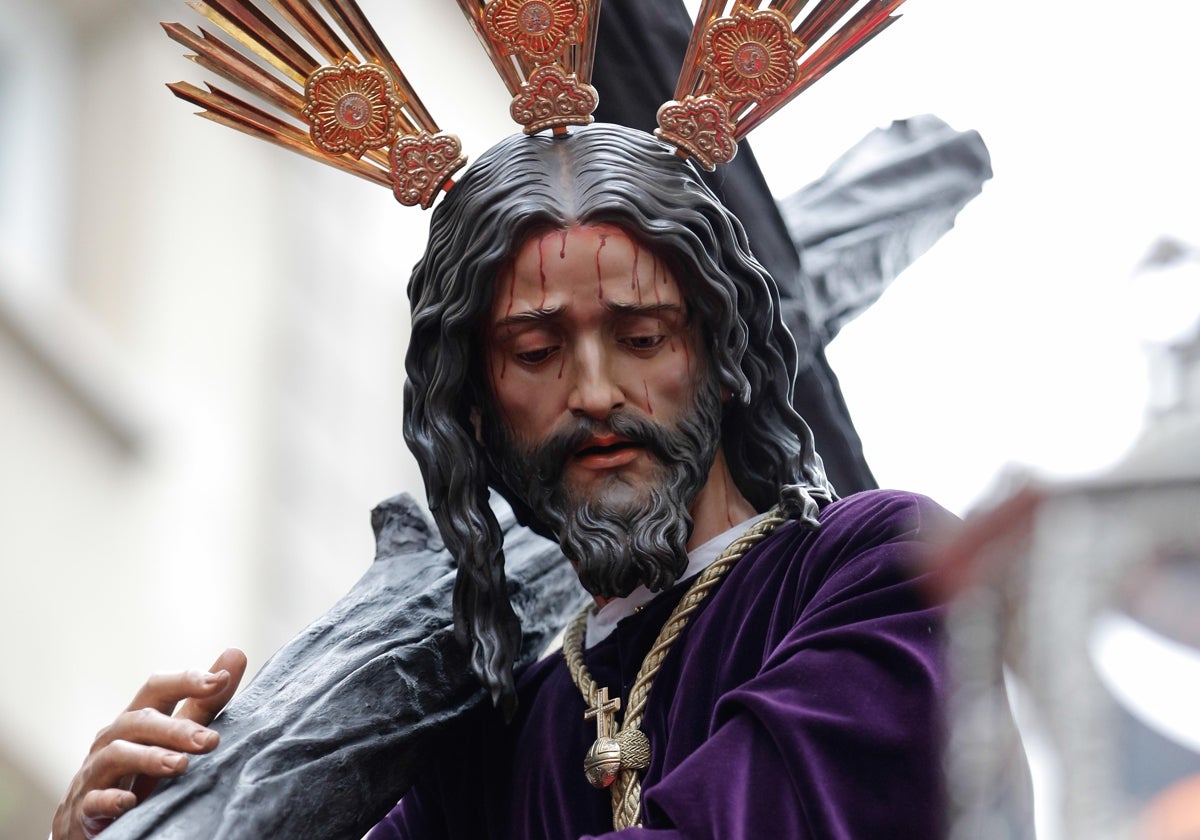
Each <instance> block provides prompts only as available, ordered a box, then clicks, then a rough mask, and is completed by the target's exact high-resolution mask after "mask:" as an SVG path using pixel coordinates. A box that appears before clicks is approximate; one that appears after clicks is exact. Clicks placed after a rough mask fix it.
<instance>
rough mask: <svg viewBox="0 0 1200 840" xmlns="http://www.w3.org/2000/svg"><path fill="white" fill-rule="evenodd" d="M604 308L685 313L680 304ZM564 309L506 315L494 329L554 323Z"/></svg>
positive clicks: (622, 311) (620, 312)
mask: <svg viewBox="0 0 1200 840" xmlns="http://www.w3.org/2000/svg"><path fill="white" fill-rule="evenodd" d="M604 308H605V309H607V310H608V311H609V312H612V313H614V314H616V315H663V314H665V315H681V314H683V311H684V310H683V307H682V306H680V305H679V304H678V303H645V304H643V303H620V302H617V301H605V303H604ZM563 309H564V307H561V306H551V307H539V308H537V309H528V310H526V311H524V312H516V313H513V314H512V315H506V316H505V317H503V318H501V319H500V320H499V321H496V322H495V323H493V324H492V329H504V328H505V327H512V326H517V325H519V324H538V323H545V322H547V321H553V320H555V319H556V318H558V317H559V316H560V315H562V313H563Z"/></svg>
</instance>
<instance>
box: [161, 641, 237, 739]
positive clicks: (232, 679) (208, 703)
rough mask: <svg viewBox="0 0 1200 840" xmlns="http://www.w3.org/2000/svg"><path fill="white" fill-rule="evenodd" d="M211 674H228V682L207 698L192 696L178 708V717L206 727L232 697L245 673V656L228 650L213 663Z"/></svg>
mask: <svg viewBox="0 0 1200 840" xmlns="http://www.w3.org/2000/svg"><path fill="white" fill-rule="evenodd" d="M211 670H212V671H213V672H218V673H227V674H229V680H228V682H226V683H225V684H224V685H223V686H222V687H221V688H220V689H219V690H218V691H216V692H214V693H212V694H209V695H208V696H204V697H201V696H193V697H191V698H189V699H188V700H187V701H186V702H184V704H183V705H182V706H181V707H180V708H179V713H178V717H182V718H186V719H187V720H191V721H195V722H196V723H199V724H204V725H207V724H209V723H211V722H212V719H213V718H215V717H216V716H217V713H218V712H220V711H221V710H222V709H223V708H225V704H226V703H228V702H229V699H230V698H231V697H233V694H234V692H236V691H237V688H238V685H240V684H241V682H242V677H243V676H244V675H245V673H246V654H244V653H242V652H241V651H240V650H238V649H237V648H229V649H228V650H226V651H225V652H224V653H222V654H221V655H220V656H218V657H217V661H216V662H214V663H213V665H212V669H211Z"/></svg>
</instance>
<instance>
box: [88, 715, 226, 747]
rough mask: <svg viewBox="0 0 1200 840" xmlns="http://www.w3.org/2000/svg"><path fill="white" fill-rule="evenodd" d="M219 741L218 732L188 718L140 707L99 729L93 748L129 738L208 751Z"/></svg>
mask: <svg viewBox="0 0 1200 840" xmlns="http://www.w3.org/2000/svg"><path fill="white" fill-rule="evenodd" d="M219 740H220V736H218V735H217V733H216V732H214V731H213V730H211V729H206V728H205V727H204V726H202V725H200V724H198V723H195V722H193V721H191V720H188V719H187V718H179V717H169V716H168V715H165V714H163V713H162V712H160V711H158V710H157V709H137V710H135V711H131V712H122V713H121V714H120V715H118V716H117V719H116V720H115V721H113V722H112V724H111V725H110V726H107V727H105V728H104V729H102V730H100V733H99V734H98V735H97V736H96V740H95V743H94V744H93V749H96V748H99V747H105V746H107V745H108V744H111V743H113V742H114V741H129V742H130V743H134V744H143V745H146V746H152V747H166V748H169V749H173V750H177V751H180V752H187V753H206V752H209V751H210V750H212V749H213V748H214V747H216V746H217V743H218V742H219Z"/></svg>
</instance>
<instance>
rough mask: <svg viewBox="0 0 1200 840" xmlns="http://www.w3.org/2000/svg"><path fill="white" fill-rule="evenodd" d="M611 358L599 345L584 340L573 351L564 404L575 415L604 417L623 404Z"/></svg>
mask: <svg viewBox="0 0 1200 840" xmlns="http://www.w3.org/2000/svg"><path fill="white" fill-rule="evenodd" d="M612 365H613V360H612V359H611V358H610V357H609V355H608V354H607V353H605V352H604V351H603V350H602V349H601V348H600V347H599V346H597V345H595V344H592V343H591V342H587V343H584V344H583V346H581V347H579V348H578V349H577V350H576V353H575V360H574V364H573V365H572V366H571V367H572V368H573V371H572V375H573V376H574V381H573V382H572V383H571V390H570V393H569V394H568V395H567V408H568V409H569V410H570V412H571V413H572V414H573V415H575V416H576V417H591V418H593V419H595V420H603V419H605V418H607V417H608V416H609V415H610V414H612V413H613V412H614V411H618V410H620V409H621V408H622V407H623V406H624V405H625V392H624V391H623V390H622V389H621V386H620V384H619V383H618V382H617V376H616V374H617V373H618V371H616V370H614V369H613V366H612Z"/></svg>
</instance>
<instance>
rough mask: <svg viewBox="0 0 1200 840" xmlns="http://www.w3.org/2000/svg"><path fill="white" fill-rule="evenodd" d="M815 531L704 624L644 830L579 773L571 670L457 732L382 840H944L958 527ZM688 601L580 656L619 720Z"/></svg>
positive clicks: (915, 512) (662, 719)
mask: <svg viewBox="0 0 1200 840" xmlns="http://www.w3.org/2000/svg"><path fill="white" fill-rule="evenodd" d="M820 519H821V529H820V530H819V531H816V532H814V531H811V530H806V529H805V528H803V527H801V526H800V524H799V523H798V522H794V521H793V522H789V523H787V524H785V525H783V526H781V527H780V528H778V529H777V530H776V531H775V533H773V534H772V535H771V536H770V537H769V538H767V539H766V540H764V541H763V542H761V543H760V544H759V545H758V546H756V547H755V548H754V549H753V550H752V551H750V552H748V553H747V554H746V555H745V556H744V557H743V558H742V559H741V560H740V561H739V562H738V563H737V565H735V566H734V567H733V569H732V570H730V571H729V572H728V574H727V575H726V578H725V580H724V581H722V582H721V584H720V585H719V587H718V588H717V589H716V590H715V591H713V592H712V593H710V595H709V596H708V598H707V599H706V601H705V603H704V604H703V605H702V606H701V607H700V609H699V611H698V612H696V613H694V614H693V616H692V619H691V622H690V623H689V625H688V627H687V628H686V630H685V631H684V633H683V635H682V636H681V637H680V638H679V639H678V640H677V641H676V642H675V645H674V648H673V649H672V650H671V652H670V654H669V655H668V656H667V658H666V660H665V661H664V663H663V666H662V670H661V671H660V673H659V675H658V677H657V679H656V681H655V683H654V687H653V689H652V691H651V693H650V696H649V699H648V702H647V707H646V713H645V719H644V722H643V726H642V728H643V731H644V732H645V733H646V734H647V736H648V737H649V739H650V744H651V748H652V759H651V763H650V767H649V769H648V770H647V771H645V774H644V777H643V782H642V795H643V811H642V815H643V821H644V826H645V828H643V829H628V830H626V831H623V832H613V831H612V812H611V805H610V795H609V792H608V791H607V790H605V791H598V790H596V789H594V788H592V787H591V786H590V785H589V784H588V782H587V780H586V779H585V778H584V775H583V757H584V754H585V753H586V752H587V750H588V747H589V746H590V745H591V743H592V741H593V740H594V739H595V737H596V726H595V722H594V721H587V720H584V710H585V704H584V702H583V698H582V697H581V696H580V693H579V691H578V689H577V688H576V687H575V685H574V684H573V683H572V681H571V678H570V675H569V674H568V673H567V668H566V665H565V662H564V660H563V658H562V656H561V655H557V654H556V655H553V656H549V657H546V658H545V659H543V660H541V661H540V662H537V663H536V664H534V665H532V666H530V667H529V668H528V669H527V670H525V672H524V673H523V674H522V675H521V676H520V678H519V680H518V690H519V695H520V708H519V710H518V713H517V716H516V719H515V720H514V721H513V723H512V725H510V726H505V725H504V724H503V722H502V721H501V719H500V717H499V716H498V714H497V713H496V712H495V710H493V709H490V708H481V709H479V710H477V711H476V712H474V713H472V714H471V715H469V716H467V717H466V718H464V719H463V720H462V721H461V722H460V723H459V724H458V725H457V726H456V727H455V728H454V729H453V731H452V732H451V733H450V734H449V735H448V736H447V737H446V738H445V741H444V743H441V744H439V746H438V749H436V750H435V754H436V757H435V759H434V763H433V764H432V766H430V767H429V768H428V770H427V772H426V773H425V774H424V776H423V777H422V778H421V779H420V781H418V783H417V785H416V786H415V787H414V789H413V790H412V791H410V792H409V794H408V795H406V796H405V797H404V799H403V800H402V801H401V802H400V804H399V805H397V807H396V808H395V809H394V810H393V811H392V812H391V814H389V815H388V817H387V818H386V819H385V820H384V821H383V822H382V823H380V824H379V826H377V827H376V828H375V829H374V830H373V831H372V833H371V834H370V840H392V838H463V840H479V838H511V839H512V840H527V839H528V838H547V839H548V840H576V838H580V837H587V838H592V837H603V838H606V839H607V840H615V838H629V840H632V838H634V837H637V838H643V837H644V838H647V840H650V839H651V838H652V839H653V840H676V838H688V840H700V838H719V839H720V840H739V838H753V839H754V840H762V838H779V840H785V838H786V840H799V838H816V839H817V840H837V839H838V838H847V839H849V838H854V840H863V838H877V837H887V838H890V839H891V840H900V838H913V840H930V838H936V837H938V836H940V822H941V814H942V810H943V801H942V800H943V796H942V780H941V772H940V768H941V759H940V752H941V743H942V731H941V718H942V711H943V703H944V699H945V698H944V692H945V680H944V669H943V661H942V637H941V618H942V610H941V608H940V607H939V606H936V605H931V604H929V603H928V601H927V599H926V597H925V596H926V593H925V591H924V589H923V588H922V586H921V582H920V576H919V575H918V574H917V570H916V563H915V558H916V556H917V554H918V553H919V551H920V544H921V543H922V541H924V540H926V539H928V537H929V535H930V534H936V533H938V532H940V531H942V530H944V529H946V528H948V527H950V526H951V525H952V523H953V521H954V519H953V517H952V515H951V514H949V513H947V512H946V511H945V510H943V509H942V508H940V507H938V506H937V505H935V504H934V503H933V502H931V501H929V500H928V499H925V498H923V497H920V496H915V495H912V494H906V493H898V492H892V491H868V492H865V493H860V494H858V495H855V496H851V497H849V498H846V499H843V500H841V501H838V502H834V503H833V504H830V505H828V506H826V508H825V509H824V510H823V511H822V513H821V517H820ZM684 589H686V584H684V585H680V586H676V587H674V588H673V589H672V590H670V591H668V592H666V593H664V594H663V595H662V596H660V597H659V598H657V599H656V600H655V601H654V602H652V603H651V604H650V605H648V606H647V607H645V608H644V609H643V610H642V612H640V613H638V614H636V615H633V616H630V617H628V618H626V619H625V620H624V621H622V622H621V623H620V624H618V626H617V628H616V630H615V632H614V633H613V634H612V635H611V636H609V637H608V638H607V639H605V640H604V641H602V642H600V643H599V644H597V645H596V646H595V647H594V648H592V649H591V650H589V651H588V652H587V654H586V657H585V658H586V661H587V666H588V668H589V669H590V670H591V673H592V675H593V677H594V678H595V679H596V680H597V682H598V683H599V684H600V685H604V686H608V689H609V694H610V696H611V695H614V694H616V693H617V692H618V691H619V693H620V695H621V698H622V703H623V704H624V703H626V702H627V700H628V695H629V690H630V689H631V688H632V686H633V681H634V678H635V675H636V673H637V670H638V668H639V667H640V665H641V662H642V658H643V657H644V656H645V654H646V652H647V650H648V649H649V647H650V645H651V644H652V643H653V640H654V638H655V636H656V635H657V633H658V629H659V627H660V626H661V624H662V623H663V621H664V620H665V618H666V616H667V615H668V613H669V612H670V610H671V609H672V607H674V605H675V604H676V602H677V601H678V600H679V598H680V597H682V593H683V591H684Z"/></svg>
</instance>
